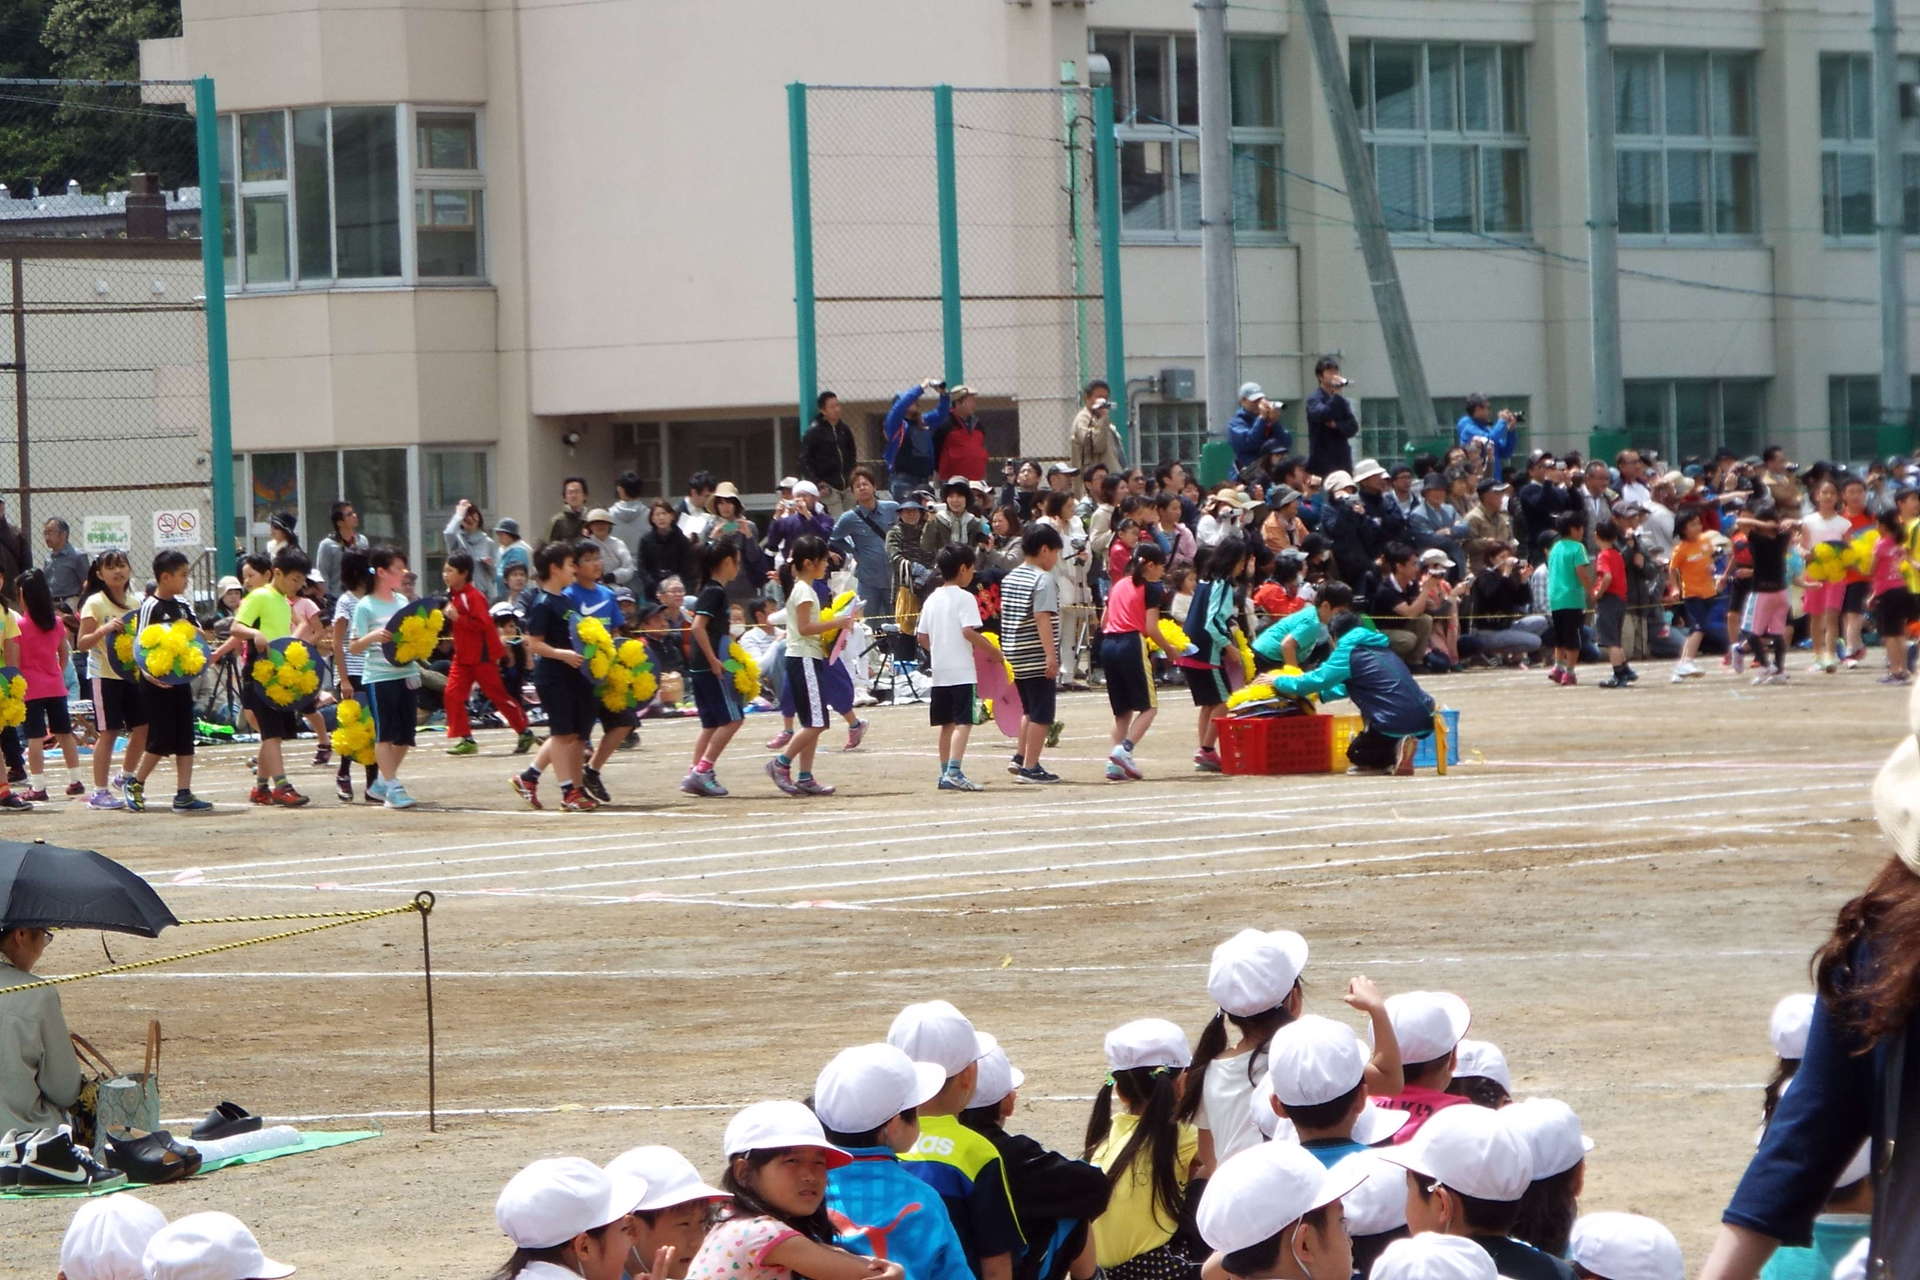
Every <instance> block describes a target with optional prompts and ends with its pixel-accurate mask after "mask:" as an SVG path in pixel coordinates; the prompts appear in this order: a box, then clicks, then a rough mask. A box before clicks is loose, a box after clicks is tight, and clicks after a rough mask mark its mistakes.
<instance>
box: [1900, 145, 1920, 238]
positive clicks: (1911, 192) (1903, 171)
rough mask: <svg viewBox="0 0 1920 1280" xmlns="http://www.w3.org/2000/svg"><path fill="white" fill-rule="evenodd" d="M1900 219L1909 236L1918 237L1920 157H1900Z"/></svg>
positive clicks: (1919, 231) (1919, 233) (1919, 227)
mask: <svg viewBox="0 0 1920 1280" xmlns="http://www.w3.org/2000/svg"><path fill="white" fill-rule="evenodd" d="M1900 191H1901V196H1902V202H1901V203H1902V214H1901V216H1902V219H1903V221H1904V226H1905V231H1906V234H1907V235H1910V236H1920V156H1902V157H1900Z"/></svg>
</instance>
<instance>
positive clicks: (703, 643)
mask: <svg viewBox="0 0 1920 1280" xmlns="http://www.w3.org/2000/svg"><path fill="white" fill-rule="evenodd" d="M700 573H701V576H702V577H703V578H704V579H705V584H704V585H703V586H702V587H701V588H700V596H699V599H698V600H696V601H695V603H694V606H693V616H694V626H693V644H694V661H693V662H692V664H691V666H692V670H691V671H690V672H689V673H688V681H687V683H688V684H689V685H691V686H692V688H693V705H694V706H695V707H696V708H698V709H699V712H700V736H699V737H697V738H695V739H694V740H693V767H692V768H690V769H688V770H687V776H686V777H684V778H682V779H681V780H680V789H681V790H682V791H684V792H686V793H687V794H688V795H690V796H724V795H726V794H727V789H726V788H725V787H723V786H721V785H720V779H719V778H718V777H716V776H715V775H714V771H713V766H714V763H715V761H717V760H719V759H720V753H721V752H722V751H725V750H726V749H727V744H728V743H729V742H732V741H733V735H734V734H736V733H738V732H740V725H741V722H742V721H743V720H744V719H745V715H746V713H745V712H744V711H743V710H742V709H741V707H742V702H741V698H740V694H739V691H738V690H737V689H736V688H735V686H734V680H733V672H731V671H729V670H727V659H726V656H725V655H726V653H727V647H728V642H729V640H731V638H732V637H731V635H730V634H729V633H730V631H731V625H730V623H729V621H728V619H729V618H730V617H731V614H730V612H729V610H728V606H727V584H728V583H729V582H732V581H733V580H734V578H735V577H737V576H739V573H740V548H739V545H738V544H737V543H735V542H734V541H733V540H732V539H730V538H722V539H721V540H719V541H718V542H709V543H707V544H706V545H705V546H703V547H701V548H700Z"/></svg>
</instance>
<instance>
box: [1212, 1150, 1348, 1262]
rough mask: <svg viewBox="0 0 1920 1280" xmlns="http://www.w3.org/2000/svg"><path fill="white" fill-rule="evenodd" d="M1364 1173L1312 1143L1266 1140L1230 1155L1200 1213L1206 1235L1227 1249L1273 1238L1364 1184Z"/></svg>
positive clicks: (1218, 1170) (1213, 1179) (1216, 1247)
mask: <svg viewBox="0 0 1920 1280" xmlns="http://www.w3.org/2000/svg"><path fill="white" fill-rule="evenodd" d="M1364 1177H1365V1175H1364V1174H1359V1173H1355V1172H1353V1171H1351V1170H1349V1171H1348V1172H1346V1173H1340V1172H1337V1171H1335V1170H1333V1169H1329V1168H1327V1167H1326V1166H1325V1165H1323V1164H1321V1163H1320V1161H1319V1160H1318V1159H1316V1158H1315V1157H1314V1156H1313V1155H1312V1154H1310V1153H1309V1152H1308V1151H1307V1150H1306V1148H1304V1147H1300V1146H1295V1145H1294V1144H1292V1143H1284V1142H1282V1143H1275V1142H1264V1143H1261V1144H1260V1145H1259V1146H1255V1147H1248V1148H1247V1149H1246V1150H1244V1151H1241V1152H1239V1153H1238V1154H1236V1155H1233V1156H1231V1157H1229V1158H1228V1159H1227V1160H1225V1161H1224V1162H1223V1163H1222V1164H1221V1165H1220V1167H1219V1168H1218V1169H1215V1170H1214V1171H1213V1177H1211V1178H1209V1179H1208V1180H1207V1189H1206V1190H1205V1191H1204V1192H1202V1193H1201V1195H1200V1207H1199V1208H1198V1209H1197V1210H1196V1211H1195V1213H1194V1222H1195V1225H1196V1226H1198V1227H1199V1228H1200V1238H1201V1239H1202V1240H1205V1241H1206V1242H1207V1243H1208V1244H1209V1245H1211V1246H1212V1247H1214V1248H1215V1249H1218V1250H1219V1251H1220V1252H1222V1253H1232V1252H1233V1251H1234V1250H1235V1249H1245V1248H1247V1247H1248V1246H1250V1245H1256V1244H1259V1243H1260V1242H1261V1241H1262V1240H1269V1239H1271V1238H1273V1237H1274V1236H1276V1235H1278V1234H1280V1233H1281V1232H1282V1231H1285V1230H1286V1229H1287V1228H1288V1227H1290V1226H1292V1225H1293V1224H1294V1223H1296V1222H1298V1221H1300V1219H1301V1218H1303V1217H1305V1216H1306V1215H1307V1214H1309V1213H1311V1212H1313V1211H1314V1210H1315V1209H1318V1208H1319V1207H1320V1206H1322V1205H1327V1204H1332V1203H1333V1202H1334V1201H1335V1200H1338V1199H1339V1198H1340V1197H1341V1196H1343V1195H1345V1194H1346V1193H1347V1192H1349V1191H1351V1190H1353V1188H1354V1187H1356V1186H1358V1185H1359V1184H1360V1182H1361V1181H1362V1179H1363V1178H1364Z"/></svg>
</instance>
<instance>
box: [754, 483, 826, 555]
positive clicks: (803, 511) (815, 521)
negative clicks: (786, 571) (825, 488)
mask: <svg viewBox="0 0 1920 1280" xmlns="http://www.w3.org/2000/svg"><path fill="white" fill-rule="evenodd" d="M810 533H811V534H817V535H819V536H820V537H822V538H826V539H829V540H830V539H832V537H833V517H832V516H829V515H828V514H827V513H826V510H825V509H824V508H823V507H821V505H820V488H819V486H818V485H816V484H814V483H813V481H811V480H798V481H795V482H794V486H793V506H792V508H791V509H790V510H788V512H787V513H786V514H785V515H782V516H775V517H774V518H773V520H772V521H771V522H770V523H769V524H768V525H767V553H768V554H769V555H771V556H772V557H773V558H774V563H775V564H780V563H783V562H784V561H785V560H786V557H787V549H788V548H790V547H792V546H793V544H794V543H796V542H798V541H799V540H800V539H801V538H804V537H805V536H806V535H808V534H810Z"/></svg>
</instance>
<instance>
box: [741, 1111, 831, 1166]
mask: <svg viewBox="0 0 1920 1280" xmlns="http://www.w3.org/2000/svg"><path fill="white" fill-rule="evenodd" d="M782 1147H813V1148H815V1149H816V1150H819V1151H824V1152H826V1153H827V1167H828V1168H829V1169H838V1168H840V1167H841V1166H843V1165H849V1164H852V1163H853V1157H852V1156H850V1155H848V1154H847V1153H846V1152H844V1151H842V1150H841V1149H840V1148H839V1147H836V1146H834V1145H833V1144H832V1143H831V1142H828V1141H827V1135H826V1133H825V1131H823V1130H822V1129H821V1128H820V1117H819V1116H816V1115H815V1114H813V1112H811V1111H809V1110H807V1107H806V1104H805V1103H801V1102H756V1103H754V1104H753V1105H752V1106H749V1107H744V1108H742V1109H741V1110H739V1111H737V1112H735V1113H734V1117H733V1119H731V1120H729V1121H727V1131H726V1132H725V1133H723V1134H722V1135H720V1154H722V1155H724V1156H725V1157H727V1159H729V1160H731V1159H733V1157H735V1156H737V1155H743V1154H745V1153H746V1152H749V1151H777V1150H779V1149H781V1148H782Z"/></svg>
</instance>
